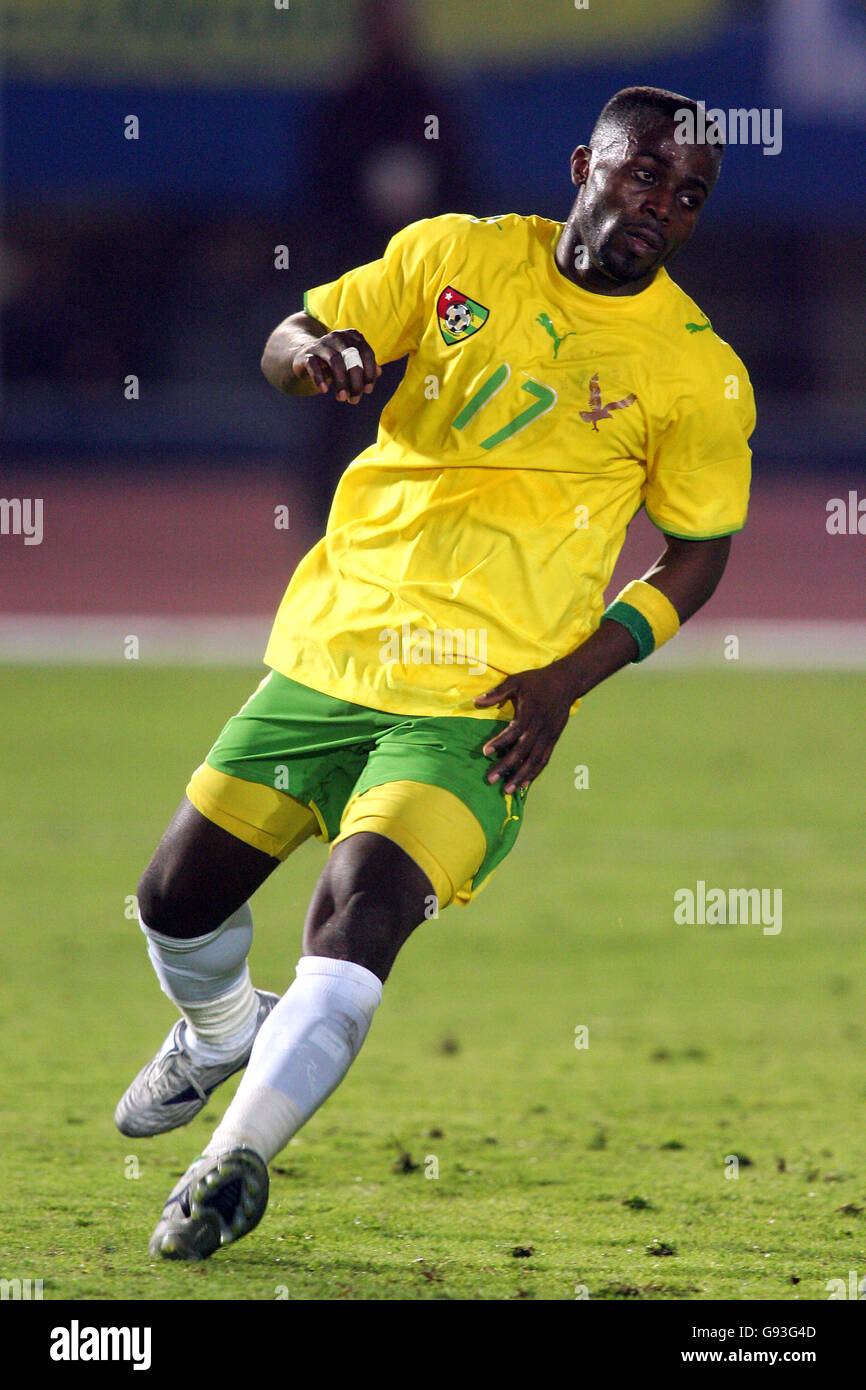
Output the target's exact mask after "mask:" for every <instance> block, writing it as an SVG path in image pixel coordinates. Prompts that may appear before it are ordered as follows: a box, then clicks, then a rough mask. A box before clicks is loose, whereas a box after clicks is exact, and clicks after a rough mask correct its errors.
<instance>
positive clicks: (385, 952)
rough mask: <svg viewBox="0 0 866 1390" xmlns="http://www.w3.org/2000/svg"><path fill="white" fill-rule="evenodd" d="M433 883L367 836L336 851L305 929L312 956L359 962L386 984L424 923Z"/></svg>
mask: <svg viewBox="0 0 866 1390" xmlns="http://www.w3.org/2000/svg"><path fill="white" fill-rule="evenodd" d="M431 892H432V888H431V885H430V880H429V879H428V878H427V875H426V874H425V873H424V872H423V871H422V870H421V869H420V868H419V867H418V865H417V864H416V863H415V862H414V860H412V859H411V858H410V857H409V855H408V854H406V853H405V851H404V850H402V849H400V847H399V846H398V845H396V844H394V843H393V842H392V841H390V840H386V839H385V838H384V837H383V836H379V835H373V834H370V833H369V832H362V833H360V834H358V835H353V836H351V837H350V838H349V839H348V840H345V841H343V842H341V844H339V845H337V847H336V848H335V850H334V852H333V854H332V856H331V859H330V860H329V861H328V865H327V867H326V869H325V872H324V873H323V875H322V878H321V879H320V881H319V887H318V889H317V892H316V894H315V897H314V899H313V903H312V904H311V907H310V912H309V914H308V917H307V922H306V925H305V928H304V950H305V952H306V953H307V954H309V955H322V956H330V957H332V958H334V959H337V960H350V961H354V962H355V964H357V965H363V966H365V967H366V968H367V969H368V970H372V972H373V973H374V974H375V975H377V976H378V977H379V979H380V980H384V979H385V978H386V976H387V975H388V973H389V971H390V969H391V966H392V965H393V963H394V960H395V958H396V956H397V952H398V951H399V950H400V948H401V946H402V945H403V943H404V942H405V941H406V939H407V938H408V937H409V936H410V935H411V933H412V931H413V930H414V928H415V927H416V926H417V925H418V924H419V922H421V921H423V919H424V909H425V904H426V902H427V900H428V899H429V895H430V894H431Z"/></svg>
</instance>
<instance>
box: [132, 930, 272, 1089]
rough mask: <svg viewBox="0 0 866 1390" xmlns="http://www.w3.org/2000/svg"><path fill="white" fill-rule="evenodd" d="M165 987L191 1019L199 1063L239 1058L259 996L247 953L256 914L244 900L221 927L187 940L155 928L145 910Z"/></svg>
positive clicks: (190, 1041)
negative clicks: (150, 923) (252, 978)
mask: <svg viewBox="0 0 866 1390" xmlns="http://www.w3.org/2000/svg"><path fill="white" fill-rule="evenodd" d="M139 922H140V923H141V930H142V931H143V932H144V934H145V936H146V937H147V951H148V955H149V956H150V959H151V962H152V964H153V968H154V970H155V971H156V975H157V979H158V980H159V983H160V985H161V986H162V991H163V993H164V994H167V995H168V997H169V999H170V1000H171V1001H172V1003H173V1004H176V1005H177V1007H178V1008H179V1009H180V1011H181V1013H182V1014H183V1016H184V1018H185V1019H186V1031H185V1035H184V1041H185V1043H186V1046H187V1047H188V1049H189V1051H190V1053H191V1054H192V1056H193V1057H194V1058H195V1060H196V1061H197V1062H202V1063H205V1064H208V1063H213V1062H220V1061H223V1060H224V1059H225V1058H227V1057H237V1056H238V1054H239V1053H241V1052H243V1051H244V1049H245V1048H246V1047H247V1046H248V1045H249V1043H250V1041H251V1040H252V1037H253V1034H254V1033H255V1030H256V1019H257V1017H258V1011H259V1000H258V996H257V994H256V992H255V990H254V989H253V986H252V982H251V980H250V972H249V967H248V966H247V953H248V951H249V949H250V945H251V943H252V939H253V916H252V913H251V912H250V905H249V903H244V904H243V905H242V906H241V907H239V908H238V910H237V912H233V913H232V915H231V917H227V918H226V920H225V921H224V922H223V923H222V925H221V926H219V927H217V929H216V931H212V932H208V933H206V935H204V936H195V937H191V938H188V939H187V940H183V939H180V938H176V937H173V936H163V935H162V934H161V933H160V932H155V931H153V930H152V929H151V928H150V927H149V926H148V925H147V923H146V922H145V921H144V918H143V917H142V916H141V915H140V914H139Z"/></svg>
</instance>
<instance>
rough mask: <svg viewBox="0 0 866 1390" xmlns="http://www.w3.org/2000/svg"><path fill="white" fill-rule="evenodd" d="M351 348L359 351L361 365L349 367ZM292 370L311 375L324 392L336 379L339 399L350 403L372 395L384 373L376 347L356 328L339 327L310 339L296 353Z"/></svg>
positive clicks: (355, 402) (295, 373)
mask: <svg viewBox="0 0 866 1390" xmlns="http://www.w3.org/2000/svg"><path fill="white" fill-rule="evenodd" d="M349 348H355V349H356V351H357V352H358V353H359V355H360V358H361V365H360V367H359V366H354V367H348V368H347V367H346V363H345V360H344V358H343V353H344V352H347V351H348V349H349ZM292 371H293V373H294V375H295V376H296V377H308V378H309V380H310V381H311V382H312V383H313V385H314V386H315V388H316V390H317V391H320V392H323V391H327V390H328V388H329V387H330V386H331V384H332V383H333V387H334V392H335V395H336V397H337V400H338V401H348V402H349V404H350V405H357V404H358V402H359V400H360V399H361V397H362V396H368V395H369V394H370V392H371V391H372V390H373V387H374V386H375V385H376V379H377V378H378V377H380V376H381V375H382V368H381V367H380V366H379V364H378V363H377V361H376V358H375V356H374V353H373V349H372V348H371V347H370V344H369V343H368V342H367V340H366V338H365V337H364V335H363V334H362V333H359V332H358V330H357V329H356V328H345V329H337V330H335V331H334V332H332V333H325V334H324V335H323V336H322V337H321V338H315V339H314V340H313V342H311V343H307V344H306V346H305V347H302V348H301V349H300V350H299V351H298V352H296V353H295V356H294V358H293V359H292Z"/></svg>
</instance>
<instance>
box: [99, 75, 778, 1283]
mask: <svg viewBox="0 0 866 1390" xmlns="http://www.w3.org/2000/svg"><path fill="white" fill-rule="evenodd" d="M683 113H686V114H687V115H688V119H689V121H690V122H691V123H692V137H691V138H690V139H683V138H682V137H683V131H684V129H685V126H684V124H682V121H683ZM714 134H715V132H714V129H713V128H712V127H711V126H710V127H709V128H708V127H707V126H706V124H705V117H704V114H703V107H701V106H698V104H697V103H695V102H693V101H690V100H689V99H687V98H686V97H682V96H679V95H677V94H675V93H671V92H665V91H661V90H659V89H656V88H628V89H626V90H624V91H622V92H619V93H617V95H616V96H614V97H613V98H612V99H611V100H610V101H609V102H608V103H607V105H606V106H605V107H604V109H603V110H602V112H601V113H600V115H599V117H598V120H597V122H596V124H595V127H594V129H593V132H592V135H591V138H590V143H589V145H579V146H578V147H577V149H576V150H575V151H574V153H573V154H572V156H571V176H572V181H573V183H574V184H575V185H576V186H577V195H576V197H575V200H574V204H573V206H572V209H571V212H570V214H569V217H568V220H567V222H565V223H564V224H562V223H557V222H553V221H549V220H547V219H545V218H543V217H534V216H533V217H523V216H517V215H511V214H509V215H505V216H500V217H488V218H476V217H470V216H464V215H460V214H448V215H446V216H442V217H435V218H431V219H428V220H424V221H421V222H416V223H414V224H413V225H411V226H409V227H406V228H405V229H404V230H402V231H400V232H398V234H397V235H396V236H394V237H393V239H392V240H391V241H390V243H389V244H388V247H387V249H386V251H385V254H384V256H383V257H382V259H381V260H379V261H376V262H374V263H372V264H369V265H363V266H361V267H360V268H357V269H354V270H350V271H348V272H347V273H346V274H344V275H343V276H342V277H341V278H340V279H338V280H336V281H335V282H334V283H333V284H329V285H323V286H320V287H319V288H318V289H313V290H310V291H308V293H307V294H306V295H305V297H304V311H303V312H300V313H296V314H293V315H292V316H291V317H290V318H288V319H286V320H285V321H284V322H283V323H282V324H280V325H279V327H278V328H277V329H275V331H274V332H273V334H272V335H271V337H270V339H269V340H268V343H267V346H266V348H265V353H264V357H263V360H262V367H263V370H264V373H265V376H266V377H267V379H268V380H269V381H270V382H271V383H272V384H273V385H274V386H275V387H277V388H278V389H279V390H281V391H284V392H286V393H287V394H289V395H304V394H308V395H312V394H317V393H318V394H322V395H324V394H326V393H329V392H330V393H333V394H334V395H336V398H337V400H338V401H340V402H349V403H353V402H357V401H359V400H360V399H361V397H362V395H363V394H364V393H365V392H371V391H372V390H373V389H374V387H375V384H376V379H377V377H378V375H379V372H380V365H379V364H380V363H385V362H390V361H394V360H396V359H399V358H402V357H406V356H408V359H409V360H408V365H407V367H406V372H405V376H404V378H403V381H402V382H401V384H400V386H399V388H398V389H397V391H396V393H395V394H394V396H393V398H392V399H391V400H390V401H389V402H388V403H387V405H386V406H385V408H384V410H383V412H382V416H381V422H380V427H379V432H378V438H377V440H376V443H375V444H373V445H371V446H370V447H369V448H368V449H365V450H364V451H363V452H362V453H361V454H360V455H359V457H358V458H356V459H355V460H354V461H353V463H352V464H351V465H350V466H349V467H348V469H347V470H346V472H345V473H344V475H343V477H342V479H341V480H340V483H339V485H338V487H337V491H336V494H335V497H334V502H333V506H332V509H331V514H330V518H329V521H328V528H327V533H326V535H325V536H324V538H323V539H322V540H321V541H319V543H318V544H317V545H316V546H315V547H314V548H313V549H312V550H311V551H310V553H309V554H308V555H307V556H306V557H305V558H304V559H303V560H302V561H301V563H300V565H299V566H298V568H297V570H296V571H295V574H294V576H293V578H292V580H291V583H290V584H289V587H288V590H287V592H286V594H285V597H284V598H283V601H282V604H281V606H280V608H279V611H278V613H277V616H276V620H275V623H274V627H273V631H272V633H271V637H270V641H269V644H268V647H267V651H266V653H265V665H266V666H268V667H269V668H270V669H269V671H268V674H267V675H266V676H265V678H264V680H263V681H262V682H261V684H260V685H259V686H258V688H257V689H256V691H255V692H254V693H253V694H252V695H251V696H250V698H249V699H248V700H247V702H246V704H245V705H244V706H243V707H242V708H241V710H240V711H239V712H238V714H236V715H235V716H234V718H232V719H230V720H229V721H228V723H227V724H226V726H225V728H224V729H223V730H222V733H221V734H220V735H219V737H218V738H217V740H216V743H215V744H214V746H213V748H212V749H211V750H210V752H209V753H208V755H207V757H206V760H205V762H204V763H203V764H202V765H201V766H200V767H199V768H198V769H197V770H196V771H195V772H194V773H193V775H192V778H191V780H190V783H189V785H188V787H187V793H186V797H185V798H184V800H183V802H182V803H181V806H180V808H179V809H178V811H177V813H176V815H175V816H174V819H173V820H172V822H171V824H170V825H169V827H168V830H167V831H166V833H165V835H164V837H163V839H162V840H161V842H160V844H159V846H158V847H157V849H156V852H155V854H154V857H153V859H152V861H151V863H150V865H149V866H148V868H147V869H146V871H145V873H144V876H143V878H142V880H141V883H140V885H139V891H138V901H139V908H140V914H141V928H142V930H143V932H144V933H145V936H146V938H147V944H148V951H149V953H150V957H151V960H152V962H153V965H154V968H155V970H156V974H157V976H158V979H159V982H160V984H161V986H162V988H163V990H164V991H165V993H166V994H167V995H168V996H169V998H170V999H172V1000H173V1001H174V1003H175V1004H176V1005H177V1007H178V1009H179V1010H180V1013H181V1015H182V1017H181V1019H180V1020H179V1022H178V1023H177V1024H176V1025H175V1027H174V1028H173V1029H172V1031H171V1033H170V1034H169V1036H168V1038H167V1039H166V1040H165V1043H164V1044H163V1046H162V1048H161V1049H160V1051H159V1053H158V1054H157V1056H156V1057H155V1058H154V1060H153V1061H152V1062H150V1063H149V1064H148V1065H147V1066H146V1067H145V1068H144V1069H143V1070H142V1072H141V1073H140V1074H139V1075H138V1077H136V1079H135V1081H133V1083H132V1085H131V1086H130V1088H129V1089H128V1091H127V1092H126V1094H125V1095H124V1096H123V1098H122V1099H121V1101H120V1102H119V1105H118V1108H117V1114H116V1121H117V1124H118V1126H119V1128H120V1129H121V1130H122V1131H123V1133H124V1134H130V1135H136V1136H139V1135H149V1134H158V1133H161V1132H163V1131H165V1130H169V1129H172V1128H174V1127H176V1126H178V1125H182V1124H186V1123H187V1122H188V1121H189V1120H190V1119H192V1117H193V1116H194V1115H195V1114H197V1113H198V1111H199V1110H200V1109H201V1107H202V1106H203V1105H204V1104H205V1103H206V1101H207V1100H208V1098H209V1096H210V1095H211V1093H212V1091H213V1090H214V1088H215V1087H216V1086H218V1085H219V1084H220V1083H221V1082H222V1081H224V1080H225V1079H226V1078H227V1077H228V1076H231V1075H232V1074H233V1073H234V1072H236V1071H239V1070H240V1069H241V1068H243V1067H246V1072H245V1074H244V1076H243V1078H242V1080H241V1083H240V1086H239V1088H238V1091H237V1094H236V1096H235V1098H234V1100H233V1101H232V1102H231V1104H230V1105H229V1107H228V1110H227V1111H226V1113H225V1115H224V1117H223V1119H222V1121H221V1123H220V1124H219V1125H218V1126H217V1128H216V1130H215V1132H214V1134H213V1137H212V1138H211V1140H210V1142H209V1143H208V1145H207V1146H206V1148H205V1150H204V1153H203V1154H202V1156H200V1157H199V1158H197V1159H196V1160H195V1162H194V1163H193V1164H192V1166H191V1167H190V1168H189V1170H188V1171H187V1173H186V1174H185V1175H184V1176H183V1177H182V1178H181V1180H180V1181H179V1182H178V1183H177V1185H176V1187H175V1188H174V1190H173V1191H172V1193H171V1194H170V1196H169V1198H168V1200H167V1203H166V1205H165V1208H164V1211H163V1214H162V1218H161V1220H160V1221H159V1223H158V1225H157V1227H156V1230H155V1232H154V1234H153V1237H152V1239H151V1243H150V1250H151V1254H152V1255H159V1256H163V1257H166V1258H170V1259H186V1260H197V1259H204V1258H207V1257H208V1256H209V1255H211V1254H212V1253H213V1252H214V1251H215V1250H216V1249H218V1248H219V1246H220V1245H221V1244H222V1245H226V1244H229V1243H230V1242H231V1241H234V1240H236V1239H238V1237H240V1236H243V1235H244V1234H246V1233H247V1232H248V1231H250V1230H252V1228H253V1227H254V1226H255V1225H256V1223H257V1222H258V1221H259V1220H260V1218H261V1216H262V1214H263V1212H264V1210H265V1206H266V1202H267V1194H268V1171H267V1165H268V1163H269V1162H270V1161H271V1159H273V1158H274V1156H275V1155H276V1154H277V1153H279V1152H280V1150H281V1149H282V1148H283V1147H284V1145H286V1144H287V1143H288V1141H289V1140H290V1139H291V1137H292V1135H293V1134H295V1133H296V1131H297V1130H298V1129H300V1127H301V1125H303V1124H304V1123H305V1121H306V1120H307V1119H309V1117H310V1116H311V1115H312V1114H313V1112H314V1111H315V1110H316V1109H317V1108H318V1107H319V1106H320V1105H321V1104H322V1102H323V1101H324V1100H325V1099H326V1098H327V1096H329V1095H330V1093H331V1092H332V1091H333V1090H334V1088H335V1087H336V1086H338V1085H339V1083H340V1081H341V1080H342V1078H343V1077H344V1076H345V1074H346V1072H347V1070H348V1068H349V1066H350V1065H351V1063H352V1062H353V1061H354V1059H355V1057H356V1056H357V1054H358V1051H359V1049H360V1047H361V1045H362V1043H363V1041H364V1038H365V1036H366V1034H367V1031H368V1029H369V1027H370V1024H371V1021H372V1018H373V1015H374V1013H375V1011H376V1008H377V1007H378V1005H379V1003H380V1001H381V997H382V984H383V982H384V981H385V980H386V979H387V977H388V973H389V971H390V969H391V967H392V965H393V963H394V959H395V957H396V955H397V953H398V951H399V950H400V948H401V946H402V945H403V943H404V942H405V941H406V939H407V937H408V936H409V935H410V933H411V932H412V931H413V930H414V929H415V927H416V926H418V925H419V924H420V923H422V922H423V921H424V920H425V919H426V918H428V917H431V916H433V915H435V913H436V911H437V908H438V909H439V910H441V909H442V908H444V907H445V906H447V905H448V904H449V903H451V902H455V901H456V902H459V903H466V902H468V901H469V899H470V898H471V897H472V896H473V894H474V893H476V892H477V891H478V889H479V888H480V887H481V886H482V885H483V884H484V882H485V881H486V880H487V878H488V877H489V875H490V873H491V872H492V870H493V869H494V868H496V866H497V865H499V864H500V863H501V861H502V860H503V859H504V858H505V856H506V855H507V854H508V852H509V850H510V849H511V848H512V846H513V844H514V842H515V839H516V836H517V833H518V830H519V828H520V823H521V821H522V819H523V816H524V814H525V809H526V795H527V789H528V788H529V787H530V785H531V784H532V782H533V781H534V780H535V778H536V777H538V775H539V773H540V772H541V771H542V769H543V768H544V767H545V765H546V764H547V761H548V759H549V758H550V756H551V753H552V751H553V748H554V746H555V744H556V741H557V739H558V738H559V736H560V734H561V733H562V731H563V729H564V727H565V725H566V722H567V720H568V717H569V714H570V713H572V712H573V711H574V710H575V708H576V707H577V703H578V701H579V700H580V698H581V697H582V696H584V695H585V694H586V693H587V692H588V691H590V690H592V689H593V688H594V687H595V686H597V685H598V684H599V683H600V682H601V681H603V680H606V679H607V677H609V676H611V675H613V673H614V672H615V671H618V670H620V669H621V668H622V667H623V666H625V665H626V664H628V663H629V662H632V661H640V660H643V659H644V658H645V657H647V656H649V655H650V654H651V653H652V652H653V651H654V649H655V648H656V647H658V646H660V645H661V644H662V643H663V642H665V641H667V640H668V639H669V638H671V637H672V636H673V635H674V634H675V633H676V632H677V629H678V628H679V626H680V625H681V624H682V623H683V622H685V621H686V619H688V618H690V617H691V616H692V614H693V613H695V612H696V611H697V609H699V608H700V607H701V606H702V604H704V603H706V601H707V599H708V598H709V597H710V595H711V594H712V593H713V590H714V589H715V587H716V585H717V584H718V582H719V579H720V578H721V575H722V572H723V570H724V568H725V564H726V561H727V558H728V552H729V549H730V544H731V535H732V533H733V532H736V531H738V530H740V529H741V527H742V526H743V524H744V521H745V517H746V509H747V503H748V490H749V470H750V457H751V456H750V451H749V447H748V444H747V440H748V437H749V435H750V434H751V432H752V429H753V427H754V418H755V416H754V400H753V395H752V390H751V386H750V384H749V380H748V376H747V374H746V371H745V368H744V367H743V364H742V363H741V361H740V360H739V358H738V357H737V356H736V355H735V354H734V352H733V351H732V350H731V349H730V347H728V345H727V344H726V343H724V342H723V341H722V340H721V339H720V338H718V337H717V336H716V335H715V334H714V333H713V330H712V328H711V326H710V324H709V321H708V320H707V318H706V316H705V315H704V314H703V313H702V312H701V310H700V309H698V307H697V305H696V304H695V303H694V302H693V301H692V300H691V299H689V297H688V296H687V295H686V294H685V293H684V292H683V291H682V290H681V289H680V288H679V287H678V286H677V285H676V284H674V282H673V281H672V280H671V279H670V278H669V277H668V273H667V271H666V269H665V266H666V264H667V262H668V261H670V260H671V259H672V257H673V256H674V255H675V254H676V252H677V251H678V250H679V249H680V247H681V246H683V245H684V244H685V243H686V242H687V241H688V240H689V238H690V237H691V235H692V233H693V231H694V229H695V227H696V225H697V222H698V218H699V217H700V213H701V209H702V207H703V205H704V203H705V201H706V199H707V197H708V196H709V194H710V192H711V191H712V188H713V185H714V183H715V181H716V178H717V176H718V172H719V165H720V162H721V158H722V149H721V146H720V144H719V143H717V142H714V140H713V136H714ZM642 505H644V506H645V507H646V510H647V514H648V515H649V517H650V519H651V520H652V521H653V522H654V523H655V525H656V526H657V527H658V528H659V529H660V530H661V532H662V533H663V535H664V538H665V549H664V553H663V554H662V556H661V558H660V559H659V560H658V561H657V562H656V564H655V565H654V566H653V568H652V569H651V570H650V571H649V572H648V573H647V574H646V575H645V576H644V577H643V579H638V580H635V581H633V582H632V583H630V584H628V585H627V586H626V588H625V589H624V590H623V591H622V593H621V594H620V595H619V596H618V597H617V598H616V600H615V601H614V602H613V603H612V604H611V605H610V606H609V607H608V608H607V610H606V611H603V598H602V595H603V592H604V589H605V587H606V585H607V583H608V581H609V579H610V575H611V572H612V570H613V566H614V562H615V560H616V557H617V554H618V552H619V550H620V548H621V546H622V542H623V540H624V537H625V533H626V528H627V527H628V524H629V522H630V521H631V519H632V517H633V516H634V515H635V513H636V512H637V511H638V510H639V508H640V507H641V506H642ZM311 835H315V836H318V837H319V838H320V839H322V840H324V841H327V842H329V843H330V845H331V853H330V856H329V858H328V861H327V864H326V866H325V868H324V871H323V873H322V875H321V877H320V879H319V881H318V884H317V887H316V889H315V892H314V894H313V898H312V901H311V903H310V906H309V910H308V912H307V918H306V922H305V924H304V934H303V954H302V956H301V959H300V961H299V963H298V966H297V974H296V978H295V980H294V982H293V983H292V985H291V987H290V988H289V989H288V991H287V992H286V994H285V995H284V996H283V997H282V998H281V999H278V998H277V996H275V995H271V994H266V993H264V992H262V991H256V990H254V989H253V986H252V984H251V982H250V976H249V970H248V967H247V953H248V951H249V947H250V941H251V938H252V917H251V913H250V908H249V902H248V900H249V898H250V897H251V896H252V894H253V893H254V892H255V891H256V889H257V888H258V887H259V885H260V884H261V883H262V882H263V880H264V879H265V878H267V876H268V875H269V874H270V873H271V872H272V871H273V870H274V869H275V868H276V866H277V865H278V864H279V863H280V862H281V861H282V860H283V859H285V858H287V857H288V855H290V854H291V853H292V851H293V850H294V849H295V848H296V847H297V846H298V845H299V844H301V842H302V841H304V840H306V839H307V838H308V837H309V836H311Z"/></svg>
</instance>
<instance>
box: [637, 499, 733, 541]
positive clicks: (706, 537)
mask: <svg viewBox="0 0 866 1390" xmlns="http://www.w3.org/2000/svg"><path fill="white" fill-rule="evenodd" d="M644 511H646V514H647V516H648V517H649V519H650V521H651V522H652V524H653V526H655V527H657V528H658V530H659V531H663V532H664V534H665V535H666V536H673V538H674V540H677V541H718V540H721V538H722V536H735V535H736V534H737V532H738V531H742V529H743V527H744V526H745V524H746V523H745V521H744V522H742V524H741V525H739V526H726V527H725V529H724V531H705V532H704V534H703V535H700V536H697V535H695V533H694V532H692V534H691V535H689V536H687V535H686V533H685V532H684V531H672V530H671V528H670V527H669V526H665V524H664V522H663V521H656V518H655V517H654V516H653V514H652V512H650V511H647V508H646V503H644Z"/></svg>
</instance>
